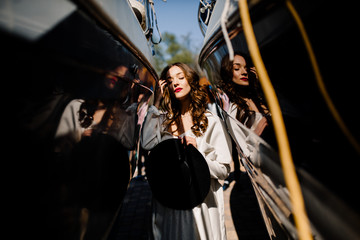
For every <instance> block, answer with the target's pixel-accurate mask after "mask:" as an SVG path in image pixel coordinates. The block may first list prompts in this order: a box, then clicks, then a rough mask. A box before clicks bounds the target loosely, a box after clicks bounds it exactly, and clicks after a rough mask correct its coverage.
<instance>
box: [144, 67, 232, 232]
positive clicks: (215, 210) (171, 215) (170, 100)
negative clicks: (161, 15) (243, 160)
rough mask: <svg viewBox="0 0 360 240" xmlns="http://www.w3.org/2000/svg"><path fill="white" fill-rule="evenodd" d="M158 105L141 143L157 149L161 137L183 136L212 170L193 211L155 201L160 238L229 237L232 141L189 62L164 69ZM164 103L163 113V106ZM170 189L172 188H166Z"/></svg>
mask: <svg viewBox="0 0 360 240" xmlns="http://www.w3.org/2000/svg"><path fill="white" fill-rule="evenodd" d="M159 88H160V89H159V91H157V95H156V96H155V104H154V106H151V107H150V108H149V111H148V114H147V116H146V119H145V122H144V126H143V132H142V133H143V134H142V137H141V144H142V146H143V148H144V149H147V150H151V149H152V148H153V147H155V146H156V145H157V144H158V143H160V142H161V141H164V140H166V139H170V138H181V139H182V140H183V143H184V144H187V145H189V144H192V145H193V146H194V147H196V148H197V150H198V151H199V152H200V153H201V154H202V155H203V156H204V158H205V160H206V162H207V164H208V166H209V170H210V176H211V184H210V191H209V193H208V195H207V197H206V198H205V200H204V201H203V203H201V204H200V205H198V206H196V207H195V208H193V209H192V210H175V209H170V208H167V207H165V206H163V205H161V204H160V203H159V202H158V201H156V200H154V204H153V206H154V207H153V233H154V238H155V239H226V232H225V221H224V200H223V190H222V187H221V184H220V182H219V181H221V180H224V179H226V177H227V176H228V174H229V170H230V162H231V152H230V148H229V146H230V139H229V137H228V136H227V135H226V134H225V131H224V128H223V125H222V122H221V120H220V119H219V118H218V117H217V116H215V115H214V114H212V113H211V112H209V111H207V110H206V104H207V101H206V99H207V96H206V91H205V89H202V88H201V87H200V85H199V76H198V75H197V73H196V72H195V71H194V70H193V69H191V68H190V67H189V66H187V65H186V64H183V63H174V64H172V65H169V66H167V67H166V68H165V69H164V70H163V71H162V73H161V80H160V81H159ZM161 101H162V103H163V104H162V107H163V109H164V110H165V111H164V112H163V113H162V112H160V111H159V110H158V108H159V106H160V103H161ZM164 190H165V191H166V189H164Z"/></svg>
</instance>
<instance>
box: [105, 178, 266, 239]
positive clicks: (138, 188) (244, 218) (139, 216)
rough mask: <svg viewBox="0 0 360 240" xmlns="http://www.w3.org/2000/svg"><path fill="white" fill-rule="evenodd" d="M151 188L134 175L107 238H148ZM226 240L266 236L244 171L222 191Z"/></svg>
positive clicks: (142, 179)
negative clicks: (112, 228)
mask: <svg viewBox="0 0 360 240" xmlns="http://www.w3.org/2000/svg"><path fill="white" fill-rule="evenodd" d="M151 198H152V195H151V190H150V187H149V184H148V182H147V181H146V180H144V178H143V177H141V176H140V177H137V178H133V179H132V180H131V182H130V185H129V189H128V191H127V193H126V196H125V198H124V202H123V206H122V209H121V210H120V213H119V217H118V219H117V220H116V222H115V224H114V230H113V232H112V234H111V235H110V237H109V240H143V239H147V240H149V239H151V237H150V236H151V234H150V232H151V229H150V227H151ZM224 203H225V225H226V231H227V238H228V240H238V239H241V240H250V239H252V240H253V239H259V240H266V239H269V237H268V235H267V232H266V228H265V225H264V223H263V221H262V218H261V215H260V210H259V207H258V205H257V200H256V197H255V195H254V192H253V190H252V186H251V183H250V180H249V178H248V177H247V175H246V173H243V174H241V176H240V179H238V181H237V182H236V181H233V182H231V184H230V186H229V187H228V188H227V189H226V190H225V191H224Z"/></svg>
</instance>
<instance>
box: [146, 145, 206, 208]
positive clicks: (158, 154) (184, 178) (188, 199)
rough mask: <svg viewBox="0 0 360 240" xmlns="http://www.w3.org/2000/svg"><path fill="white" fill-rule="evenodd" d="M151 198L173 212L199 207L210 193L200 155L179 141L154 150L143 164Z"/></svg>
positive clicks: (203, 160)
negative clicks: (174, 210) (151, 194)
mask: <svg viewBox="0 0 360 240" xmlns="http://www.w3.org/2000/svg"><path fill="white" fill-rule="evenodd" d="M145 166H146V175H147V178H148V181H149V184H150V188H151V190H152V193H153V196H154V198H155V199H156V200H158V201H159V202H160V203H161V204H162V205H164V206H166V207H169V208H173V209H192V208H194V207H195V206H197V205H199V204H200V203H202V202H203V201H204V199H205V197H206V196H207V194H208V193H209V189H210V171H209V167H208V165H207V163H206V160H205V159H204V157H203V156H202V154H201V153H200V152H199V151H198V150H197V149H196V148H195V147H194V146H193V145H188V146H185V145H184V144H182V143H181V140H180V139H175V138H174V139H168V140H165V141H162V142H161V143H159V144H158V145H157V146H155V147H154V148H153V149H152V150H151V152H150V154H149V158H148V159H147V160H146V162H145Z"/></svg>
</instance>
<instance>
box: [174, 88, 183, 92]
mask: <svg viewBox="0 0 360 240" xmlns="http://www.w3.org/2000/svg"><path fill="white" fill-rule="evenodd" d="M181 90H182V88H175V90H174V92H176V93H177V92H180V91H181Z"/></svg>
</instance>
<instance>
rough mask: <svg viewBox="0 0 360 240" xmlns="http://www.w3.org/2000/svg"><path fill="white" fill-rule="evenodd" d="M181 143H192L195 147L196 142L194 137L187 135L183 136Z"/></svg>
mask: <svg viewBox="0 0 360 240" xmlns="http://www.w3.org/2000/svg"><path fill="white" fill-rule="evenodd" d="M181 143H182V144H186V146H188V145H190V144H191V145H193V146H194V147H195V148H196V147H197V144H196V139H195V138H193V137H189V136H185V137H183V138H182V139H181Z"/></svg>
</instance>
